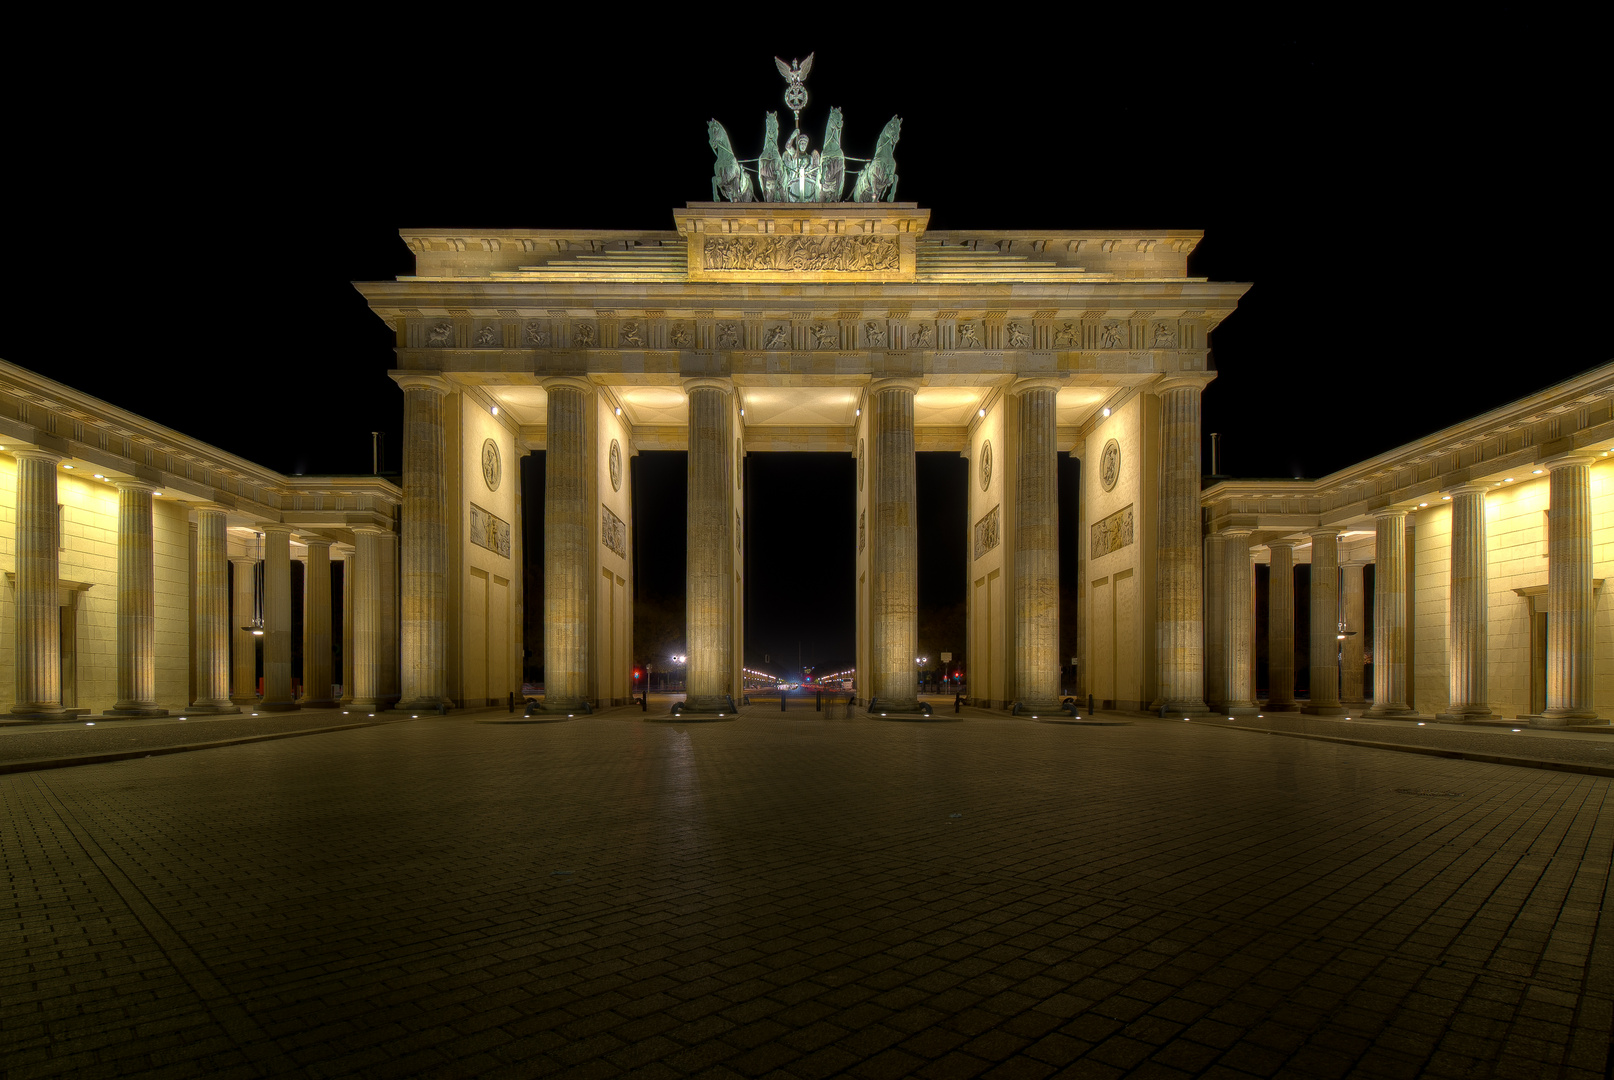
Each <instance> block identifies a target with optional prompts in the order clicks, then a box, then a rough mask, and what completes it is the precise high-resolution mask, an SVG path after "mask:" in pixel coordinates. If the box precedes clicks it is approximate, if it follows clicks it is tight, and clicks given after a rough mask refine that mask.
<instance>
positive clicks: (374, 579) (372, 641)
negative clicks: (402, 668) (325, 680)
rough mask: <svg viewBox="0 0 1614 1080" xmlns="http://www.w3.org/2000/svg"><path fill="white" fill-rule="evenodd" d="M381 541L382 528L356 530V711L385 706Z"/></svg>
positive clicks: (350, 566)
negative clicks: (382, 679) (382, 657)
mask: <svg viewBox="0 0 1614 1080" xmlns="http://www.w3.org/2000/svg"><path fill="white" fill-rule="evenodd" d="M381 540H382V534H381V530H380V529H371V528H361V529H354V530H353V555H352V557H351V558H349V559H348V563H347V570H348V572H349V574H350V575H351V576H352V578H353V619H352V622H353V692H352V698H353V700H352V701H351V702H350V705H351V706H352V708H353V709H355V710H363V711H365V712H374V711H375V710H376V709H377V708H379V707H380V705H381V633H382V628H381V552H380V548H381Z"/></svg>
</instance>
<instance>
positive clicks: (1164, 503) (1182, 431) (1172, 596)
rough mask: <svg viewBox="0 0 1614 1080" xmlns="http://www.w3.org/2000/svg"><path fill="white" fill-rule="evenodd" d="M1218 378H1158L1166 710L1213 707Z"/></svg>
mask: <svg viewBox="0 0 1614 1080" xmlns="http://www.w3.org/2000/svg"><path fill="white" fill-rule="evenodd" d="M1211 378H1212V376H1209V375H1206V374H1203V373H1198V372H1195V373H1187V372H1185V373H1183V374H1180V375H1168V376H1166V377H1165V378H1163V379H1162V380H1161V381H1160V382H1158V383H1157V384H1155V393H1156V394H1158V395H1159V397H1160V521H1159V527H1158V530H1157V540H1156V544H1155V641H1156V656H1157V663H1158V669H1159V675H1158V680H1157V681H1158V683H1159V701H1160V715H1162V716H1170V715H1173V714H1179V715H1180V714H1183V713H1187V714H1189V715H1192V714H1194V713H1203V712H1205V711H1206V709H1205V636H1204V635H1205V624H1204V617H1205V611H1204V595H1203V580H1202V577H1201V575H1202V573H1203V570H1202V567H1203V564H1204V549H1203V546H1202V544H1201V542H1200V536H1201V528H1200V505H1199V490H1200V471H1199V399H1200V394H1201V393H1202V392H1203V391H1204V388H1205V384H1206V383H1207V382H1209V381H1210V380H1211Z"/></svg>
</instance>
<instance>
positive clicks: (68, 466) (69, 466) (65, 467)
mask: <svg viewBox="0 0 1614 1080" xmlns="http://www.w3.org/2000/svg"><path fill="white" fill-rule="evenodd" d="M72 467H73V466H71V465H63V466H62V468H64V469H71V468H72Z"/></svg>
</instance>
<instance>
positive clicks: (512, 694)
mask: <svg viewBox="0 0 1614 1080" xmlns="http://www.w3.org/2000/svg"><path fill="white" fill-rule="evenodd" d="M510 711H511V712H515V711H516V692H515V691H514V690H512V691H510Z"/></svg>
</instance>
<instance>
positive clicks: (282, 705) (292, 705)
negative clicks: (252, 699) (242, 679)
mask: <svg viewBox="0 0 1614 1080" xmlns="http://www.w3.org/2000/svg"><path fill="white" fill-rule="evenodd" d="M300 708H302V706H301V705H299V704H297V703H296V702H295V701H265V702H263V703H261V704H260V705H259V706H258V711H259V712H296V711H297V710H298V709H300Z"/></svg>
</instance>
